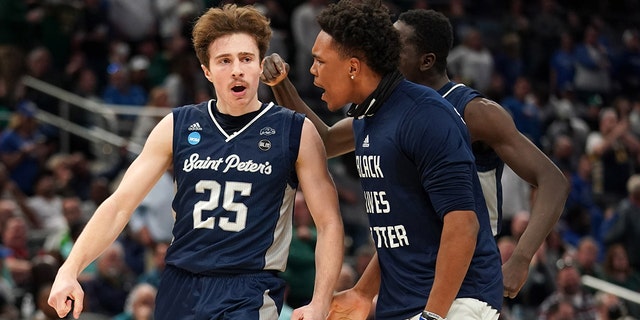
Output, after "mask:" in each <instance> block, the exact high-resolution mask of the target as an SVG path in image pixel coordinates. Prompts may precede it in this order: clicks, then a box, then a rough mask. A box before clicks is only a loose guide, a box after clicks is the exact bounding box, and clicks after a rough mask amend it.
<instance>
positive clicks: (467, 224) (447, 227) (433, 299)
mask: <svg viewBox="0 0 640 320" xmlns="http://www.w3.org/2000/svg"><path fill="white" fill-rule="evenodd" d="M478 230H480V224H479V223H478V218H477V217H476V214H475V212H473V211H452V212H449V213H448V214H446V215H445V216H444V223H443V227H442V235H441V236H440V247H439V249H438V256H437V258H436V273H435V279H434V281H433V287H432V288H431V292H430V293H429V299H428V300H427V305H426V307H425V310H428V311H430V312H433V313H436V314H438V315H440V316H442V317H443V318H444V317H446V316H447V313H448V312H449V308H451V304H453V300H454V299H455V298H456V295H457V294H458V291H459V290H460V286H461V285H462V281H463V280H464V277H465V275H466V274H467V270H469V265H470V264H471V259H472V258H473V252H474V250H475V247H476V239H477V237H478Z"/></svg>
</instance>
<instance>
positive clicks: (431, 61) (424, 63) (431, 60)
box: [420, 53, 436, 71]
mask: <svg viewBox="0 0 640 320" xmlns="http://www.w3.org/2000/svg"><path fill="white" fill-rule="evenodd" d="M435 63H436V55H435V54H434V53H425V54H423V55H421V56H420V71H427V70H429V69H431V68H432V67H433V65H435Z"/></svg>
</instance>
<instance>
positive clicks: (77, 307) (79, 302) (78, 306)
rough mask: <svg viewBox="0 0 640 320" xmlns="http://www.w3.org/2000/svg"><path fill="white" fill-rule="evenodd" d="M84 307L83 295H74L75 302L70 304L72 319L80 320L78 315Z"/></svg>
mask: <svg viewBox="0 0 640 320" xmlns="http://www.w3.org/2000/svg"><path fill="white" fill-rule="evenodd" d="M83 307H84V294H83V293H82V292H80V294H79V295H76V298H75V301H73V303H72V304H71V308H73V318H74V319H78V318H80V313H81V312H82V309H83Z"/></svg>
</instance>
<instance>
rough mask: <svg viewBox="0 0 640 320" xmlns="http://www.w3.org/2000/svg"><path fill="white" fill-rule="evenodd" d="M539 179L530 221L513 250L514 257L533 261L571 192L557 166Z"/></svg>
mask: <svg viewBox="0 0 640 320" xmlns="http://www.w3.org/2000/svg"><path fill="white" fill-rule="evenodd" d="M546 172H547V174H546V176H545V177H543V178H542V179H541V181H538V187H537V188H536V195H535V197H534V199H533V202H532V204H531V213H530V218H529V223H528V224H527V228H526V229H525V231H524V233H523V234H522V236H521V237H520V240H519V241H518V243H517V245H516V248H515V250H514V252H513V255H512V258H513V259H526V261H531V259H532V258H533V255H534V254H535V253H536V251H537V250H538V248H540V246H541V245H542V243H543V242H544V241H545V239H546V237H547V236H548V235H549V233H550V232H551V230H553V228H554V226H555V225H556V223H557V222H558V219H559V218H560V215H561V214H562V210H563V209H564V204H565V201H566V199H567V195H568V193H569V188H570V186H569V183H568V181H567V180H566V178H565V177H564V175H563V174H562V173H561V172H560V170H558V169H557V168H555V167H553V168H549V169H548V170H547V171H546Z"/></svg>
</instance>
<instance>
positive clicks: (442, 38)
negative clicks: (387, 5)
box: [398, 9, 453, 72]
mask: <svg viewBox="0 0 640 320" xmlns="http://www.w3.org/2000/svg"><path fill="white" fill-rule="evenodd" d="M398 21H402V22H404V23H405V24H406V25H408V26H410V27H413V30H414V32H413V38H411V39H409V42H410V43H412V44H413V45H414V46H415V47H416V49H417V50H418V52H422V53H434V54H435V55H436V63H435V64H434V68H436V70H438V71H439V72H444V71H445V70H446V69H447V57H448V56H449V50H451V47H452V46H453V28H452V27H451V22H449V18H447V17H446V16H445V15H444V14H442V13H440V12H437V11H434V10H424V9H414V10H409V11H406V12H403V13H401V14H400V16H399V17H398Z"/></svg>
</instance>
